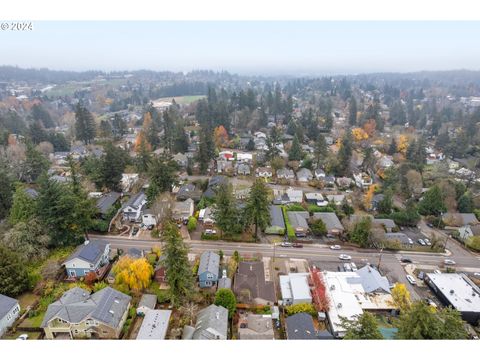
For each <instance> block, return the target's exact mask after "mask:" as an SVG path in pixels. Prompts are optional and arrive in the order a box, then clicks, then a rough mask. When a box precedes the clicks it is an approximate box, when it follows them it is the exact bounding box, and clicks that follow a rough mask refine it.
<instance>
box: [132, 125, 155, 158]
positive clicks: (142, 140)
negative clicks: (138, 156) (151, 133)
mask: <svg viewBox="0 0 480 360" xmlns="http://www.w3.org/2000/svg"><path fill="white" fill-rule="evenodd" d="M142 148H145V149H146V150H147V151H148V152H150V151H152V145H150V143H149V142H148V141H147V139H146V137H145V133H144V132H143V130H142V131H140V132H139V133H138V135H137V137H136V138H135V152H137V153H139V152H141V150H142Z"/></svg>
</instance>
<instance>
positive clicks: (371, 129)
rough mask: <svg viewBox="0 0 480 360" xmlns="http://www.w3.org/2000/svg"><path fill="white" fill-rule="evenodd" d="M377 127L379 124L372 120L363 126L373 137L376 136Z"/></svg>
mask: <svg viewBox="0 0 480 360" xmlns="http://www.w3.org/2000/svg"><path fill="white" fill-rule="evenodd" d="M376 127H377V123H376V122H375V120H374V119H370V120H368V121H367V122H366V123H365V124H364V125H363V130H364V131H365V132H366V133H367V134H368V136H370V137H372V136H373V135H375V128H376Z"/></svg>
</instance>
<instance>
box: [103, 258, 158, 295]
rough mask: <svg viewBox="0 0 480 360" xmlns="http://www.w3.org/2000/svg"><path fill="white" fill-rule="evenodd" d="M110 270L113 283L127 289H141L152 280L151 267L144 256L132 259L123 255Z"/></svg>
mask: <svg viewBox="0 0 480 360" xmlns="http://www.w3.org/2000/svg"><path fill="white" fill-rule="evenodd" d="M112 270H113V273H114V274H115V284H117V285H124V286H126V287H128V289H129V290H133V291H141V290H143V289H145V288H147V287H148V286H150V283H151V282H152V275H153V267H152V265H150V264H149V262H148V261H147V259H145V258H140V259H132V258H131V257H129V256H123V257H122V258H120V260H119V261H118V262H117V263H116V264H115V265H114V266H113V269H112Z"/></svg>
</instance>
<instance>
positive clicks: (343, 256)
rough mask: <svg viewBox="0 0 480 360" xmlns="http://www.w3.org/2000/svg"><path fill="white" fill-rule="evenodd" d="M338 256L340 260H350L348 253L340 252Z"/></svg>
mask: <svg viewBox="0 0 480 360" xmlns="http://www.w3.org/2000/svg"><path fill="white" fill-rule="evenodd" d="M338 258H339V259H340V260H352V257H351V256H350V255H347V254H340V256H339V257H338Z"/></svg>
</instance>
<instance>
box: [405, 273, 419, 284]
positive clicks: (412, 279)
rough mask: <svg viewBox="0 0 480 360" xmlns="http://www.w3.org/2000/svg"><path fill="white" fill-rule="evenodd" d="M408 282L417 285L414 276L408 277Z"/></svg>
mask: <svg viewBox="0 0 480 360" xmlns="http://www.w3.org/2000/svg"><path fill="white" fill-rule="evenodd" d="M407 280H408V282H409V283H410V284H412V285H415V284H416V283H417V281H416V280H415V278H414V277H413V276H412V275H407Z"/></svg>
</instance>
